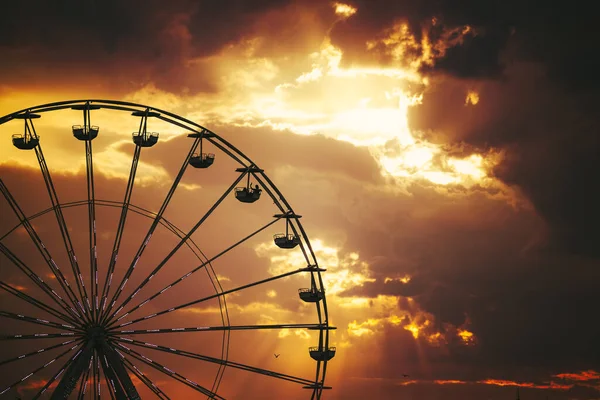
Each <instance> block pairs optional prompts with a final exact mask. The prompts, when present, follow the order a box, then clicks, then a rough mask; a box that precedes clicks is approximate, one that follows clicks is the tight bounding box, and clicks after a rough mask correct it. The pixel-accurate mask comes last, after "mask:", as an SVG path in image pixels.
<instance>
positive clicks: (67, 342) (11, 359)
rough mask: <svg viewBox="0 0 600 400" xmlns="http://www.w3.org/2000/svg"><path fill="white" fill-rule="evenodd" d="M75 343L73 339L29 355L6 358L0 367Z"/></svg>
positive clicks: (0, 362)
mask: <svg viewBox="0 0 600 400" xmlns="http://www.w3.org/2000/svg"><path fill="white" fill-rule="evenodd" d="M75 341H76V340H75V339H72V340H67V341H66V342H62V343H59V344H55V345H53V346H49V347H45V348H43V349H39V350H36V351H32V352H30V353H25V354H21V355H20V356H17V357H13V358H8V359H6V360H3V361H0V365H4V364H9V363H11V362H14V361H18V360H23V359H25V358H29V357H31V356H35V355H37V354H42V353H44V352H46V351H50V350H53V349H57V348H59V347H63V346H66V345H68V344H71V343H74V342H75Z"/></svg>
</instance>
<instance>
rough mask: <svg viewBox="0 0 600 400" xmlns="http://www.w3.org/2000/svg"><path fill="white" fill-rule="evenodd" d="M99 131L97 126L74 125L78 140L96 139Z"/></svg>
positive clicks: (74, 133)
mask: <svg viewBox="0 0 600 400" xmlns="http://www.w3.org/2000/svg"><path fill="white" fill-rule="evenodd" d="M99 131H100V128H98V127H97V126H81V125H73V136H75V138H77V139H78V140H94V139H95V138H96V136H98V132H99Z"/></svg>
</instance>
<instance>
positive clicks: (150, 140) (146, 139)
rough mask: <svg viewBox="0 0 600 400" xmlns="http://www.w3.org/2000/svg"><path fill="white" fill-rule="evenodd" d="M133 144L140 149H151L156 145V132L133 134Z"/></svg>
mask: <svg viewBox="0 0 600 400" xmlns="http://www.w3.org/2000/svg"><path fill="white" fill-rule="evenodd" d="M131 136H132V137H133V143H135V144H136V146H140V147H152V146H154V145H155V144H156V143H158V132H133V133H132V134H131Z"/></svg>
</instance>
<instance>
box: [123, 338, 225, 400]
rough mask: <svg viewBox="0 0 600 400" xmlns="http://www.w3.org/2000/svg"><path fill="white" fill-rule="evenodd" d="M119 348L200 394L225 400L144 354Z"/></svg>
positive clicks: (124, 347) (126, 348) (125, 347)
mask: <svg viewBox="0 0 600 400" xmlns="http://www.w3.org/2000/svg"><path fill="white" fill-rule="evenodd" d="M117 346H119V347H120V348H122V349H123V350H124V351H125V352H126V353H127V354H129V355H130V356H132V357H134V358H136V359H138V360H139V361H141V362H143V363H145V364H147V365H149V366H151V367H152V368H154V369H156V370H158V371H160V372H162V373H163V374H165V375H167V376H169V377H171V378H173V379H176V380H178V381H179V382H181V383H183V384H184V385H186V386H189V387H191V388H192V389H194V390H197V391H198V392H200V393H202V394H204V395H206V396H208V397H210V398H212V399H223V397H221V396H219V395H218V394H216V393H213V392H211V391H210V390H208V389H206V388H205V387H203V386H201V385H200V384H198V383H196V382H194V381H192V380H191V379H188V378H186V377H185V376H183V375H181V374H180V373H178V372H175V371H173V370H172V369H170V368H168V367H166V366H164V365H162V364H159V363H158V362H156V361H153V360H152V359H150V358H148V357H146V356H144V355H143V354H141V353H139V352H137V351H135V350H133V349H131V348H129V347H127V346H125V345H124V344H122V343H117ZM223 400H224V399H223Z"/></svg>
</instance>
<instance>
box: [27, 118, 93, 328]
mask: <svg viewBox="0 0 600 400" xmlns="http://www.w3.org/2000/svg"><path fill="white" fill-rule="evenodd" d="M29 122H30V124H31V130H32V131H33V132H34V134H35V127H34V126H33V122H31V121H29ZM36 136H37V134H36ZM35 154H36V156H37V159H38V163H39V165H40V169H41V171H42V175H43V178H44V182H45V184H46V189H47V190H48V195H49V196H50V201H51V203H52V206H53V207H54V214H55V215H56V220H57V222H58V226H59V228H60V233H61V236H62V239H63V243H64V245H65V250H66V252H67V255H68V256H69V262H70V264H71V269H72V270H73V276H74V278H75V283H76V284H77V290H78V292H79V296H80V298H81V300H82V302H83V305H84V309H83V311H84V312H83V314H84V316H85V318H86V319H87V320H88V322H91V320H90V319H89V318H90V317H91V314H90V313H91V310H90V300H89V298H88V295H87V291H86V288H85V282H84V281H83V275H82V274H81V269H80V268H79V263H78V261H77V256H76V255H75V250H74V249H73V243H72V242H71V235H70V234H69V230H68V228H67V223H66V221H65V217H64V215H63V213H62V209H61V208H60V201H59V199H58V195H57V193H56V189H55V187H54V183H53V182H52V177H51V175H50V170H49V169H48V165H47V164H46V159H45V158H44V153H43V152H42V147H41V145H38V146H36V147H35Z"/></svg>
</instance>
